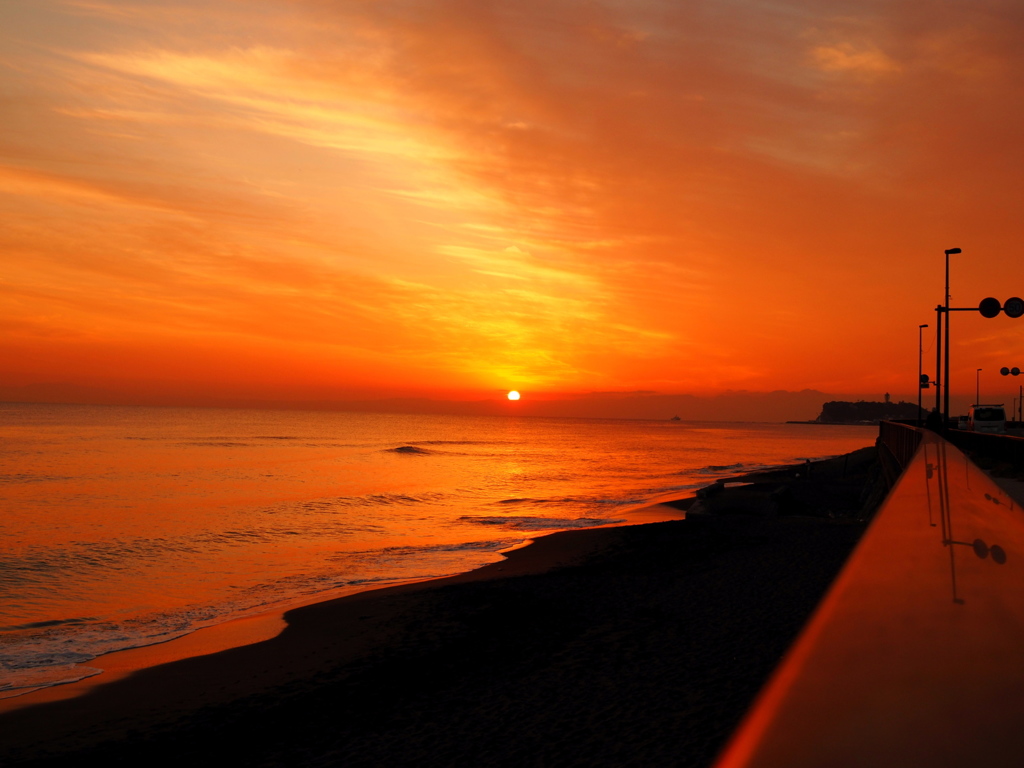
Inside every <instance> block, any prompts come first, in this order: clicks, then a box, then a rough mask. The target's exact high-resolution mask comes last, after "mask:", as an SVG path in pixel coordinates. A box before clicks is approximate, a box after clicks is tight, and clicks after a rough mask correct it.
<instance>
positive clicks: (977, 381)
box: [974, 368, 981, 405]
mask: <svg viewBox="0 0 1024 768" xmlns="http://www.w3.org/2000/svg"><path fill="white" fill-rule="evenodd" d="M974 404H975V405H981V368H979V369H978V371H977V373H975V374H974Z"/></svg>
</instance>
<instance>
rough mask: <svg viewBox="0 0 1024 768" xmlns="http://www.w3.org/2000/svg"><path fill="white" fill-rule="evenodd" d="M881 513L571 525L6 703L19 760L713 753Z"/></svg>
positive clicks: (12, 755)
mask: <svg viewBox="0 0 1024 768" xmlns="http://www.w3.org/2000/svg"><path fill="white" fill-rule="evenodd" d="M792 474H793V473H790V475H792ZM790 475H785V473H783V474H780V475H777V476H775V477H773V478H772V479H773V480H775V481H777V480H779V478H785V477H789V476H790ZM820 475H821V473H819V476H820ZM814 498H818V496H815V497H814ZM691 503H693V500H685V501H683V502H679V503H678V506H680V507H683V508H685V507H687V506H689V505H690V504H691ZM789 503H792V501H790V502H789ZM801 511H804V510H801ZM863 527H864V526H863V523H861V522H858V521H857V520H856V519H851V518H848V517H841V518H839V519H830V518H828V517H808V516H803V515H801V516H785V515H784V514H783V515H782V516H769V517H759V516H752V515H693V516H691V517H689V518H688V519H686V520H682V521H673V522H660V523H651V524H646V525H635V526H627V527H619V528H603V529H590V530H582V531H572V532H565V533H557V534H553V535H550V536H546V537H543V538H541V539H538V540H537V541H536V542H535V543H534V544H532V545H530V546H529V547H526V548H523V549H520V550H516V551H514V552H511V553H509V555H508V557H507V559H506V560H505V561H503V562H501V563H496V564H494V565H490V566H487V567H484V568H481V569H478V570H476V571H473V572H471V573H468V574H462V575H460V576H455V577H452V578H447V579H441V580H435V581H429V582H422V583H417V584H407V585H402V586H398V587H391V588H388V589H383V590H376V591H372V592H364V593H360V594H357V595H353V596H349V597H344V598H341V599H337V600H332V601H328V602H323V603H318V604H315V605H310V606H306V607H303V608H299V609H296V610H293V611H290V612H288V613H287V614H286V615H285V620H286V622H287V625H288V626H287V628H286V629H285V630H284V631H283V632H282V633H281V634H280V635H279V636H277V637H275V638H273V639H271V640H266V641H263V642H257V643H254V644H251V645H247V646H244V647H240V648H232V649H230V650H225V651H222V652H219V653H216V654H212V655H206V656H201V657H196V658H189V659H184V660H180V661H174V662H172V663H168V664H162V665H160V666H156V667H151V668H147V669H142V670H139V671H136V672H133V673H132V674H130V675H128V676H125V677H123V678H122V679H119V680H116V681H114V682H110V683H107V684H105V685H100V686H96V687H94V688H93V689H92V690H90V691H89V692H88V693H87V694H85V695H83V696H80V697H77V698H73V699H67V700H63V701H54V702H51V703H46V704H39V705H36V706H31V707H27V708H22V709H18V710H15V711H11V712H7V713H4V714H2V715H0V764H3V765H55V766H56V765H61V766H63V765H72V764H79V763H81V762H82V761H83V760H86V759H89V758H92V759H94V760H97V761H103V762H105V763H107V764H110V765H122V764H123V765H142V764H145V765H182V764H191V765H255V766H260V765H264V766H328V765H343V766H381V765H388V766H396V765H401V766H406V765H408V766H413V765H415V766H489V765H493V766H577V765H578V766H602V765H607V766H624V765H637V766H640V765H643V766H662V765H664V766H706V765H710V764H711V763H712V762H713V760H714V757H715V755H716V754H717V752H718V751H719V749H720V748H721V747H722V745H723V743H724V741H725V740H726V738H727V737H728V735H729V734H730V732H731V731H732V729H733V728H734V727H735V725H736V724H737V722H738V721H739V719H740V718H741V717H742V715H743V713H744V711H745V710H746V708H747V706H748V705H749V703H750V701H751V700H752V698H753V697H754V695H755V694H756V692H757V691H758V689H759V688H760V686H761V685H762V683H763V682H764V681H765V679H766V678H767V676H768V675H769V674H770V673H771V671H772V670H773V668H774V667H775V666H776V664H777V663H778V661H779V660H780V658H781V657H782V655H783V654H784V653H785V651H786V649H787V647H788V646H789V644H790V643H791V641H792V640H793V638H794V637H795V636H796V634H797V633H798V631H799V629H800V627H801V626H802V625H803V623H804V622H805V621H806V619H807V618H808V617H809V615H810V613H811V612H812V611H813V609H814V606H815V605H816V604H817V602H818V600H819V599H820V597H821V596H822V595H823V594H824V592H825V590H826V589H827V587H828V585H829V584H830V583H831V581H832V579H833V578H834V576H835V575H836V573H837V572H838V570H839V568H840V567H841V565H842V563H843V561H844V560H845V558H846V556H847V555H848V553H849V552H850V551H851V549H852V547H853V545H854V544H855V542H856V540H857V539H858V538H859V536H860V534H861V532H862V531H863Z"/></svg>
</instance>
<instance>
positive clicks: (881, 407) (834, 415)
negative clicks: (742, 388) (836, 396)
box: [787, 394, 924, 424]
mask: <svg viewBox="0 0 1024 768" xmlns="http://www.w3.org/2000/svg"><path fill="white" fill-rule="evenodd" d="M919 416H920V418H924V411H923V410H922V411H921V413H920V414H919V413H918V409H917V403H905V402H903V401H902V400H901V401H900V402H898V403H894V402H892V401H891V400H890V399H889V395H888V394H886V396H885V401H884V402H881V403H880V402H872V401H868V400H858V401H856V402H850V401H847V400H832V401H830V402H827V403H825V404H824V405H822V406H821V413H820V414H818V418H816V419H815V420H814V421H790V422H787V423H788V424H877V423H878V422H879V421H883V420H899V419H917V418H919Z"/></svg>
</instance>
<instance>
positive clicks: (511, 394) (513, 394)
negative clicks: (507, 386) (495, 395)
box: [508, 389, 519, 400]
mask: <svg viewBox="0 0 1024 768" xmlns="http://www.w3.org/2000/svg"><path fill="white" fill-rule="evenodd" d="M508 399H509V400H518V399H519V393H518V392H516V391H515V390H514V389H513V390H512V391H511V392H509V393H508Z"/></svg>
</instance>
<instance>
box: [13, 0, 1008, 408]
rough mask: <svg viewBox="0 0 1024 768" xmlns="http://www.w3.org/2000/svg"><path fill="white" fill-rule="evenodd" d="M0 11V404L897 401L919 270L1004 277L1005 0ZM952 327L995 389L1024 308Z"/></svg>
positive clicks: (920, 300) (962, 376) (911, 351)
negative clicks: (747, 394)
mask: <svg viewBox="0 0 1024 768" xmlns="http://www.w3.org/2000/svg"><path fill="white" fill-rule="evenodd" d="M0 16H2V23H0V100H2V104H3V107H2V114H3V119H2V120H0V211H2V218H3V222H4V223H3V227H2V228H0V258H2V260H3V265H2V270H0V302H2V310H0V324H2V327H0V376H2V382H0V395H2V394H3V393H4V392H6V393H8V394H7V396H8V397H11V396H17V395H11V393H12V392H15V391H17V392H22V393H25V392H31V391H32V387H33V386H35V385H37V384H49V385H52V384H67V385H74V386H79V387H89V388H96V389H97V390H103V391H107V392H114V393H122V394H126V393H130V394H131V399H133V401H136V400H138V399H139V398H141V399H143V400H145V399H146V398H149V399H150V400H152V401H153V402H165V401H166V402H171V401H173V400H174V398H175V397H177V396H179V395H182V393H184V394H187V395H189V396H194V395H196V393H211V396H213V395H216V399H217V401H218V402H221V401H224V400H225V399H228V400H230V399H231V398H238V399H239V400H240V401H241V400H246V399H253V398H255V399H270V400H273V399H283V400H296V399H298V400H302V399H307V398H308V399H314V400H329V399H332V398H335V399H346V398H374V397H386V396H427V397H440V398H447V397H451V398H483V397H492V396H495V394H496V393H499V392H502V391H504V390H507V389H513V388H515V389H519V390H521V391H522V392H523V394H524V398H529V397H543V396H545V395H550V394H552V393H566V392H587V391H592V390H600V391H613V392H614V391H620V390H621V391H627V390H653V391H657V392H662V393H695V394H702V395H707V394H714V393H716V392H720V391H722V390H727V389H733V390H752V391H769V390H777V389H786V390H794V391H795V390H801V389H804V388H812V389H817V390H821V391H823V392H833V393H862V394H865V395H867V396H877V395H880V394H881V393H882V392H884V391H890V392H893V393H894V394H900V395H903V396H906V397H916V391H915V390H914V389H913V383H914V380H915V378H916V375H917V341H918V340H917V335H918V331H917V326H918V325H919V324H920V323H929V324H931V326H932V327H931V328H930V329H929V331H932V330H934V323H935V313H934V311H933V310H934V307H935V305H936V304H937V303H939V302H940V301H941V299H942V289H943V274H942V268H943V253H942V252H943V249H945V248H951V247H961V248H963V249H964V253H963V255H961V256H954V257H953V262H952V278H951V279H952V285H953V288H952V293H953V303H954V304H955V305H959V306H967V305H976V304H977V302H978V301H979V300H980V299H981V298H983V297H985V296H988V295H993V296H996V297H997V298H999V299H1001V300H1002V299H1005V298H1007V297H1009V296H1011V295H1022V294H1024V280H1022V279H1021V276H1022V275H1021V273H1022V268H1021V257H1020V250H1021V247H1022V246H1024V237H1022V233H1021V232H1020V225H1019V221H1018V219H1019V216H1020V213H1019V212H1020V211H1021V210H1022V209H1024V206H1022V200H1021V198H1022V196H1024V184H1022V182H1021V179H1022V177H1024V176H1022V173H1021V171H1022V151H1024V149H1022V142H1021V139H1020V137H1021V117H1022V115H1021V111H1022V100H1024V88H1022V87H1021V86H1022V84H1021V79H1022V77H1024V74H1022V73H1024V47H1022V46H1021V45H1020V44H1019V41H1020V40H1021V39H1022V35H1024V12H1022V11H1021V10H1020V8H1019V6H1018V4H1015V3H1012V2H1009V1H1008V0H1004V1H1002V2H996V1H994V0H991V1H990V0H950V1H948V2H924V1H917V2H915V0H908V1H907V2H901V3H892V2H885V1H882V0H880V1H878V2H835V1H834V0H832V1H829V2H825V1H824V0H818V1H811V0H807V1H806V2H797V1H793V0H780V1H779V2H771V3H767V2H752V1H750V0H717V1H716V2H697V1H696V0H695V1H693V2H668V1H667V0H666V1H664V2H653V1H648V0H628V2H627V1H626V0H619V1H617V2H607V1H605V2H602V1H600V0H596V1H595V0H586V1H583V0H580V1H579V2H570V1H568V0H543V2H541V1H539V0H517V2H515V3H509V2H504V1H502V2H498V1H497V0H494V1H492V0H429V1H427V0H402V1H400V2H399V1H397V0H395V1H392V0H344V1H341V0H338V1H337V2H328V1H327V0H290V1H289V0H277V1H273V0H263V1H259V0H255V1H254V0H245V1H244V2H243V1H242V0H237V1H233V0H202V1H199V0H196V2H160V1H158V0H152V1H142V0H138V1H131V0H117V2H113V1H111V2H103V1H102V0H64V1H63V2H59V1H57V0H5V2H4V5H3V9H2V11H0ZM954 331H955V333H954V336H953V348H954V354H953V356H952V360H953V365H954V371H953V374H954V375H953V384H954V387H959V389H960V390H962V391H966V390H970V392H971V394H973V390H974V383H975V370H976V369H977V368H979V367H981V368H983V369H985V371H986V373H983V377H984V378H983V382H984V384H983V388H984V389H985V391H986V392H987V393H992V395H993V396H995V395H996V393H997V392H1005V393H1010V392H1015V391H1016V388H1017V387H1016V385H1017V384H1018V383H1020V382H1019V381H1018V380H1014V379H1002V378H1001V377H999V376H998V375H997V374H996V373H995V371H996V369H998V367H999V366H1001V365H1022V366H1024V349H1022V345H1021V344H1020V340H1021V338H1022V333H1024V319H1021V320H1020V321H1013V320H1010V319H1008V318H1006V317H1004V316H1000V317H998V318H995V319H993V320H984V319H983V318H981V317H980V316H978V315H976V314H973V313H972V314H968V313H959V314H958V315H957V316H955V317H954ZM932 344H933V341H932V340H931V337H927V338H926V347H927V348H928V349H929V350H932ZM933 355H934V352H933V351H930V353H929V355H927V356H926V358H925V359H926V371H928V372H930V371H931V368H932V367H933V364H934V357H933ZM3 388H6V389H3ZM19 388H20V389H19ZM126 396H127V394H126ZM29 399H31V398H29ZM971 399H973V398H971ZM983 399H985V398H983ZM1003 399H1005V401H1006V402H1007V403H1009V394H1007V395H1006V397H1005V398H1003Z"/></svg>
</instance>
